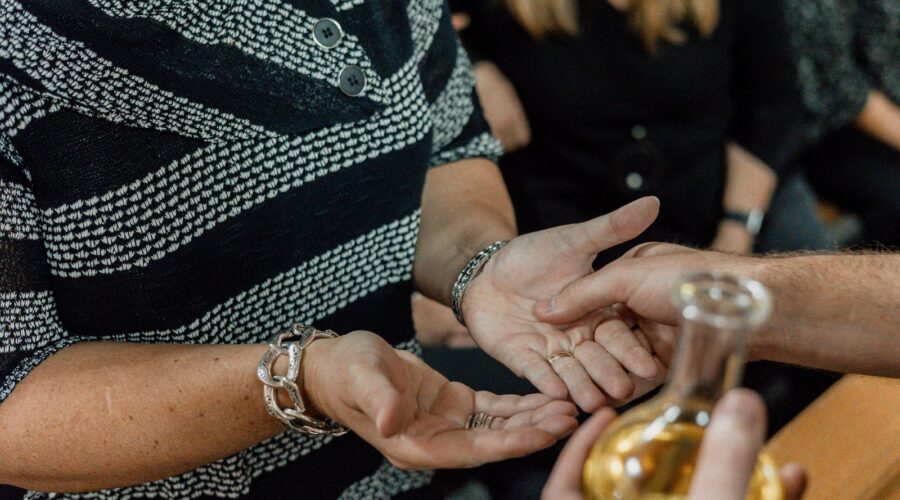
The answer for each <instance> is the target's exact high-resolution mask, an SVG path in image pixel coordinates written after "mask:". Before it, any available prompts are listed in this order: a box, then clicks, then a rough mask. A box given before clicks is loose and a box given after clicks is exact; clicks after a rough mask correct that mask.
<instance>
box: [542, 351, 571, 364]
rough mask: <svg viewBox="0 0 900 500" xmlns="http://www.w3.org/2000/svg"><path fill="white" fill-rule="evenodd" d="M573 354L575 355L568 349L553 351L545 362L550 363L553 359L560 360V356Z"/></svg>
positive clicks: (567, 356) (564, 356)
mask: <svg viewBox="0 0 900 500" xmlns="http://www.w3.org/2000/svg"><path fill="white" fill-rule="evenodd" d="M574 356H575V355H574V354H572V353H571V352H569V351H559V352H554V353H553V354H551V355H549V356H547V362H548V363H550V364H551V365H552V364H553V362H554V361H558V360H560V359H562V358H571V357H574Z"/></svg>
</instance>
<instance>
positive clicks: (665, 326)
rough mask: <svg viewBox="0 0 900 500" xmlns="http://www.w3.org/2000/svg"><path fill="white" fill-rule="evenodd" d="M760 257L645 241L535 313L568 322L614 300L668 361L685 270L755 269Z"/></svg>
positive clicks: (751, 350) (751, 351)
mask: <svg viewBox="0 0 900 500" xmlns="http://www.w3.org/2000/svg"><path fill="white" fill-rule="evenodd" d="M756 262H757V261H756V260H754V259H752V258H749V257H742V256H738V255H731V254H723V253H718V252H708V251H701V250H695V249H692V248H688V247H683V246H680V245H672V244H668V243H645V244H643V245H638V246H636V247H634V248H632V249H631V250H629V251H628V252H627V253H626V254H625V255H623V256H622V257H620V258H619V259H617V260H616V261H614V262H612V263H610V264H609V265H607V266H605V267H603V268H602V269H600V270H598V271H596V272H594V273H591V274H590V275H588V276H585V277H584V278H581V279H579V280H577V281H575V282H573V283H571V284H569V285H568V286H566V287H565V289H564V290H562V291H561V292H560V293H559V294H558V295H557V296H556V297H553V298H550V299H545V300H542V301H541V302H539V303H538V304H536V305H535V308H534V313H535V317H536V318H538V319H539V320H541V321H546V322H548V323H551V324H557V325H567V324H569V323H570V322H572V321H577V320H578V319H579V318H582V317H590V315H592V314H595V311H597V310H599V309H602V308H605V307H608V306H610V305H612V304H621V305H622V306H624V309H625V310H626V311H627V312H628V313H629V314H631V315H632V316H633V317H634V318H635V321H636V322H637V324H638V326H639V327H640V331H641V332H642V334H643V335H644V337H645V338H646V339H647V340H648V341H649V343H650V345H651V346H652V348H653V352H654V353H655V354H656V355H657V356H659V358H660V359H661V360H662V361H663V363H665V364H666V365H668V364H669V362H670V361H671V357H672V355H673V354H674V349H675V340H676V330H675V327H676V326H677V325H678V322H679V320H680V318H681V313H680V311H679V310H678V308H677V307H676V305H675V303H674V301H673V299H672V293H673V286H674V284H675V282H676V281H677V280H678V279H679V278H680V277H681V276H683V275H684V274H687V273H691V272H696V271H710V270H718V271H724V272H730V273H734V274H738V275H746V274H751V275H752V274H754V273H753V272H752V269H753V268H754V266H755V264H756ZM747 355H748V357H749V358H750V359H756V358H758V357H759V356H760V353H759V352H757V351H756V343H755V342H750V343H749V344H748V353H747Z"/></svg>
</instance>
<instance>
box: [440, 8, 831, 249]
mask: <svg viewBox="0 0 900 500" xmlns="http://www.w3.org/2000/svg"><path fill="white" fill-rule="evenodd" d="M451 4H452V6H453V7H455V8H456V9H457V10H459V11H464V12H467V13H468V14H469V16H470V19H471V21H470V23H469V26H468V27H467V28H466V29H464V30H463V31H462V32H461V34H462V37H463V40H464V42H465V43H466V46H467V48H468V49H469V52H470V54H471V55H472V57H473V59H475V61H476V66H475V72H476V78H477V85H478V92H479V96H480V98H481V101H482V105H483V106H484V109H485V115H486V117H487V119H488V122H489V123H490V125H491V130H492V131H493V132H494V134H495V135H496V136H497V137H498V138H499V139H500V140H501V142H502V143H503V144H504V147H505V149H506V152H507V154H506V156H504V157H503V159H502V161H501V168H502V169H503V174H504V177H505V178H506V179H507V183H508V185H509V189H510V192H511V195H512V197H513V205H514V207H515V209H516V216H517V220H518V223H519V227H520V228H521V229H522V230H523V231H526V232H527V231H533V230H537V229H542V228H545V227H550V226H553V225H557V224H566V223H570V222H575V221H577V220H581V219H583V218H584V217H585V216H586V215H589V214H596V213H602V212H604V211H608V210H609V209H611V208H613V207H616V206H619V205H621V204H622V203H626V202H627V201H629V200H632V199H635V198H637V197H639V196H641V195H644V194H653V195H655V196H658V197H659V198H660V200H661V202H662V206H663V207H664V209H663V211H662V214H661V217H660V218H659V220H658V221H657V222H656V223H655V224H654V226H653V227H652V228H651V229H650V230H649V231H647V232H646V233H645V234H644V235H643V236H642V238H643V239H644V240H645V241H650V240H660V241H671V242H681V243H684V244H688V245H692V246H712V247H713V248H715V249H718V250H725V251H731V252H738V253H748V252H750V251H751V250H754V249H755V250H756V251H762V252H765V251H772V250H799V249H818V248H827V247H828V246H829V241H828V239H827V237H826V232H825V230H824V227H823V226H822V225H821V224H819V223H818V221H817V218H816V216H815V211H814V200H813V198H812V196H811V195H810V192H809V190H808V189H807V187H806V186H805V184H804V183H803V182H802V181H801V180H800V178H798V177H797V176H795V175H791V172H789V171H786V170H785V167H786V166H787V164H788V160H789V159H790V158H791V157H792V155H794V154H795V153H796V152H797V151H798V150H799V147H800V144H801V139H802V137H804V132H803V130H802V128H803V126H804V125H805V124H804V122H803V121H802V120H801V119H800V115H801V109H802V106H801V103H800V93H799V89H798V85H797V82H796V78H795V71H794V68H795V66H794V62H793V60H792V55H791V51H790V50H789V48H788V47H787V43H786V40H787V35H786V33H785V25H784V12H783V9H782V5H781V2H778V1H774V0H765V1H747V0H725V1H721V2H720V1H719V0H667V1H662V2H660V1H656V2H649V1H642V0H634V1H629V0H608V1H602V0H584V1H578V0H495V1H488V2H475V1H467V0H459V1H457V2H451ZM778 184H780V189H779V190H778V193H777V194H775V193H776V185H778ZM766 212H768V213H766ZM763 213H766V217H765V219H766V220H765V223H763V224H762V227H761V228H760V226H759V224H758V223H759V222H760V215H762V214H763ZM760 230H761V231H760ZM757 233H758V234H757ZM614 258H615V255H613V254H605V255H604V256H603V258H602V260H598V262H597V264H602V263H604V262H608V261H610V260H612V259H614Z"/></svg>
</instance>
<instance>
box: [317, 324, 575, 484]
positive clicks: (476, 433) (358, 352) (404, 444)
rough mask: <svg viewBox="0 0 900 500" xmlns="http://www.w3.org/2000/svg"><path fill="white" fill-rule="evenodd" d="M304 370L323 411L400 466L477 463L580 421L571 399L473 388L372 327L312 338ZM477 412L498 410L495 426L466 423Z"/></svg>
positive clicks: (508, 454) (518, 451)
mask: <svg viewBox="0 0 900 500" xmlns="http://www.w3.org/2000/svg"><path fill="white" fill-rule="evenodd" d="M303 376H304V380H303V384H304V391H305V394H306V397H307V399H308V400H309V401H310V402H311V403H312V405H313V406H314V407H315V409H316V410H317V411H318V412H320V413H323V414H325V415H327V416H328V417H330V418H332V419H334V420H336V421H338V422H340V423H342V424H344V425H346V426H348V427H349V428H350V429H352V430H353V431H354V432H355V433H356V434H358V435H359V436H360V437H362V438H363V439H365V440H366V441H367V442H369V443H370V444H371V445H372V446H374V447H375V448H377V449H378V450H379V451H380V452H381V453H382V454H383V455H384V456H385V457H386V458H387V459H388V460H389V461H390V462H391V463H392V464H394V465H395V466H397V467H400V468H408V469H434V468H458V467H474V466H477V465H481V464H483V463H486V462H493V461H498V460H504V459H507V458H513V457H518V456H522V455H527V454H529V453H532V452H534V451H537V450H540V449H543V448H546V447H548V446H550V445H552V444H553V443H555V442H556V441H557V440H558V439H560V438H562V437H563V436H566V435H568V434H569V433H570V432H571V431H572V430H573V429H574V428H575V427H576V425H577V422H576V420H575V415H576V413H577V411H576V409H575V406H574V405H572V404H571V403H569V402H566V401H554V400H552V399H551V398H549V397H548V396H545V395H542V394H532V395H528V396H515V395H504V396H500V395H496V394H492V393H489V392H484V391H474V390H472V389H471V388H469V387H467V386H465V385H463V384H460V383H458V382H450V381H449V380H447V379H446V378H445V377H444V376H442V375H441V374H440V373H438V372H436V371H435V370H433V369H432V368H431V367H429V366H428V365H426V364H425V362H424V361H422V360H421V359H419V358H418V357H416V356H415V355H413V354H411V353H408V352H405V351H399V350H396V349H394V348H392V347H391V346H390V345H389V344H388V343H387V342H385V341H384V340H383V339H382V338H380V337H378V336H377V335H375V334H373V333H370V332H364V331H356V332H352V333H349V334H347V335H342V336H340V337H337V338H334V339H322V340H317V341H315V342H313V343H312V344H311V345H310V346H309V348H308V351H307V352H306V353H305V356H304V366H303ZM474 413H485V414H487V415H490V416H492V417H494V418H493V420H492V422H491V426H490V428H489V429H485V428H479V429H466V428H465V427H466V420H467V419H468V418H469V416H470V415H472V414H474Z"/></svg>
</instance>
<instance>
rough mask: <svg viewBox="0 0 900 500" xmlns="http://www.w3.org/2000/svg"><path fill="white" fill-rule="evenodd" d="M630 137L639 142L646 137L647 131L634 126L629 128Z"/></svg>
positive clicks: (641, 126) (639, 126)
mask: <svg viewBox="0 0 900 500" xmlns="http://www.w3.org/2000/svg"><path fill="white" fill-rule="evenodd" d="M631 137H633V138H635V139H637V140H639V141H640V140H641V139H644V138H645V137H647V129H646V128H645V127H644V126H643V125H635V126H634V127H631Z"/></svg>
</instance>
